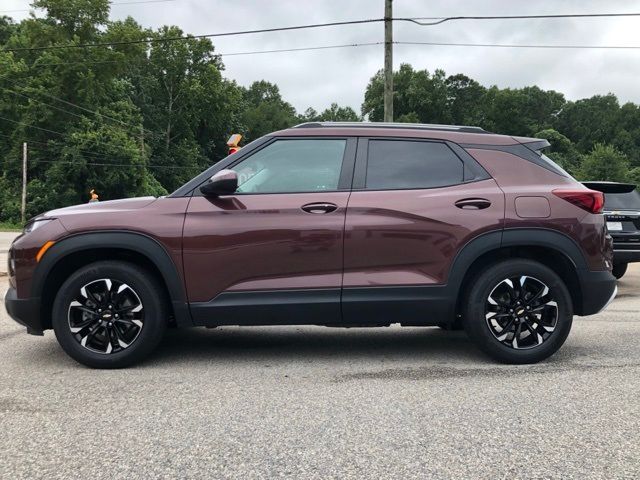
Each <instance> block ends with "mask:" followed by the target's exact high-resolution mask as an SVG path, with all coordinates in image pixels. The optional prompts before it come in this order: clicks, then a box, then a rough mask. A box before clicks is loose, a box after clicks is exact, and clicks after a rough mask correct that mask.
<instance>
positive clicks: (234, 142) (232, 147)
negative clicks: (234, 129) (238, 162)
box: [227, 133, 242, 155]
mask: <svg viewBox="0 0 640 480" xmlns="http://www.w3.org/2000/svg"><path fill="white" fill-rule="evenodd" d="M240 140H242V135H240V134H239V133H234V134H233V135H231V136H230V137H229V140H227V146H228V147H229V155H232V154H234V153H236V152H237V151H238V150H240V149H241V148H242V147H239V146H238V144H239V143H240Z"/></svg>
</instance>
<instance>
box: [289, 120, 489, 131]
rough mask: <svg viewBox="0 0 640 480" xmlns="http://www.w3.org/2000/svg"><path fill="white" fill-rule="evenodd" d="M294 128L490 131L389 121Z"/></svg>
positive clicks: (317, 123) (316, 123)
mask: <svg viewBox="0 0 640 480" xmlns="http://www.w3.org/2000/svg"><path fill="white" fill-rule="evenodd" d="M292 128H402V129H414V130H445V131H449V132H467V133H489V132H487V131H486V130H485V129H483V128H481V127H471V126H466V125H440V124H429V123H387V122H306V123H301V124H299V125H296V126H294V127H292Z"/></svg>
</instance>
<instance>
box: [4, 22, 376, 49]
mask: <svg viewBox="0 0 640 480" xmlns="http://www.w3.org/2000/svg"><path fill="white" fill-rule="evenodd" d="M382 20H383V19H381V18H372V19H366V20H349V21H344V22H329V23H312V24H308V25H294V26H291V27H274V28H261V29H257V30H240V31H237V32H223V33H207V34H204V35H183V36H180V37H165V38H146V39H142V40H122V41H119V42H104V43H84V44H72V45H49V46H42V47H20V48H7V49H4V50H0V51H4V52H22V51H39V50H58V49H62V48H87V47H112V46H118V45H137V44H141V43H157V42H175V41H179V40H190V39H203V38H213V37H230V36H236V35H250V34H254V33H270V32H285V31H292V30H303V29H308V28H322V27H337V26H342V25H358V24H364V23H375V22H381V21H382Z"/></svg>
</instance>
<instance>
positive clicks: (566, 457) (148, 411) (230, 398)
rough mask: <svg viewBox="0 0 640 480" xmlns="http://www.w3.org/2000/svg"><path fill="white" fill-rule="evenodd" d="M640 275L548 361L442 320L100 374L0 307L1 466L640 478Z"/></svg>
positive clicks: (277, 474)
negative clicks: (510, 351) (508, 358)
mask: <svg viewBox="0 0 640 480" xmlns="http://www.w3.org/2000/svg"><path fill="white" fill-rule="evenodd" d="M638 286H640V268H638V267H634V268H632V269H631V271H630V273H629V274H628V275H627V276H625V277H624V279H623V280H622V281H621V282H620V293H619V295H618V298H617V299H616V300H615V302H614V303H613V304H612V305H611V306H610V307H609V309H608V310H607V311H606V312H604V313H601V314H599V315H596V316H592V317H588V318H576V320H575V322H574V328H573V331H572V333H571V335H570V337H569V339H568V341H567V343H566V344H565V346H564V347H563V348H562V349H561V350H560V352H559V353H558V354H556V355H555V356H554V357H552V358H551V359H549V360H548V361H546V362H544V363H540V364H538V365H533V366H505V365H499V364H496V363H493V362H492V361H490V360H488V359H487V358H486V357H484V356H483V355H482V354H481V353H479V352H478V351H477V350H476V349H475V348H474V347H473V345H472V344H471V343H470V341H469V340H468V339H467V338H466V336H465V335H464V333H462V332H445V331H442V330H439V329H437V328H401V327H395V326H394V327H390V328H379V329H362V328H358V329H348V330H344V329H329V328H324V327H259V328H258V327H246V328H241V327H224V328H218V329H214V330H206V329H186V330H173V331H170V332H169V334H168V335H167V336H166V338H165V340H164V342H163V344H162V345H161V347H160V348H159V350H158V351H157V352H156V353H155V354H154V355H153V356H152V357H151V358H150V359H149V360H148V361H146V362H144V363H143V364H141V365H140V366H137V367H135V368H130V369H126V370H117V371H98V370H91V369H88V368H85V367H82V366H80V365H78V364H77V363H75V362H74V361H73V360H71V359H70V358H68V357H67V356H66V355H65V354H64V353H63V352H62V350H61V349H60V348H59V347H58V345H57V343H56V341H55V338H54V335H53V334H52V332H50V331H49V332H47V333H46V334H45V336H44V337H33V336H29V335H27V334H26V333H25V331H24V328H21V327H20V326H18V325H17V324H15V323H14V322H13V321H11V320H10V319H9V318H8V316H7V314H6V312H5V311H4V308H2V307H0V365H1V367H0V478H7V479H18V478H25V479H26V478H29V479H33V478H95V479H101V478H109V479H117V478H127V479H135V478H211V479H218V478H242V479H253V478H265V479H267V478H268V479H271V478H296V479H298V478H314V479H315V478H317V479H327V478H341V479H343V478H376V479H379V478H403V479H405V478H406V479H411V478H416V479H418V478H420V479H424V478H487V479H489V478H491V479H496V478H509V479H514V478H523V479H530V478H563V479H566V478H576V479H602V478H607V479H612V478H639V477H640V376H639V373H640V369H639V366H640V294H639V293H638ZM6 288H7V278H6V277H0V295H2V296H3V295H4V291H5V290H6Z"/></svg>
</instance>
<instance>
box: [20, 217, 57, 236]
mask: <svg viewBox="0 0 640 480" xmlns="http://www.w3.org/2000/svg"><path fill="white" fill-rule="evenodd" d="M51 220H53V218H38V219H36V220H33V221H31V222H29V223H27V224H26V225H25V226H24V233H29V232H33V231H34V230H36V229H38V228H40V227H42V226H44V225H46V224H47V223H49V222H50V221H51Z"/></svg>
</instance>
